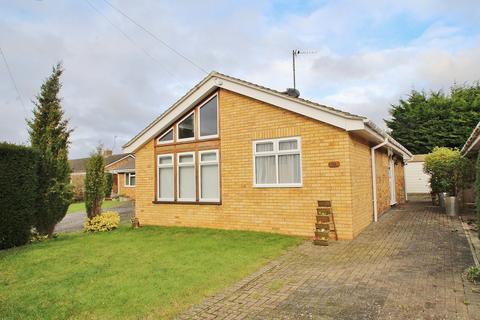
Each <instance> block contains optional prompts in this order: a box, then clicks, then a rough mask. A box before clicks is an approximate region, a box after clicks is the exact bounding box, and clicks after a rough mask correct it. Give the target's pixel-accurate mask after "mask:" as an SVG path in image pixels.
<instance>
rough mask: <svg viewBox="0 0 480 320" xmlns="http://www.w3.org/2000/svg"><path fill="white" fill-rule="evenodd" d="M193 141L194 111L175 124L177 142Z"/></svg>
mask: <svg viewBox="0 0 480 320" xmlns="http://www.w3.org/2000/svg"><path fill="white" fill-rule="evenodd" d="M193 140H195V110H194V111H192V112H190V113H189V114H187V115H186V116H185V117H184V118H183V119H182V120H180V121H179V122H178V123H177V142H184V141H193Z"/></svg>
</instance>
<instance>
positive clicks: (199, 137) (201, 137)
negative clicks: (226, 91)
mask: <svg viewBox="0 0 480 320" xmlns="http://www.w3.org/2000/svg"><path fill="white" fill-rule="evenodd" d="M215 97H216V98H217V105H216V111H217V134H211V135H208V136H202V130H201V127H200V124H201V123H200V118H201V112H202V107H203V106H205V105H206V104H207V103H209V102H210V101H211V100H212V99H214V98H215ZM196 109H198V123H197V127H198V140H207V139H214V138H218V137H219V132H220V125H219V122H220V117H219V113H218V92H216V93H214V94H212V95H211V96H210V97H208V99H206V100H205V101H204V102H203V103H202V104H200V105H198V106H197V107H196Z"/></svg>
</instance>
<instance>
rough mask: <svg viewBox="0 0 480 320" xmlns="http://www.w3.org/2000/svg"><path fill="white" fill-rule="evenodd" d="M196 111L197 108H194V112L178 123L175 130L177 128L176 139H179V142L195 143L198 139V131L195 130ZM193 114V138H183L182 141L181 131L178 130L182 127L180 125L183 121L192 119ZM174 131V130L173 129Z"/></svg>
mask: <svg viewBox="0 0 480 320" xmlns="http://www.w3.org/2000/svg"><path fill="white" fill-rule="evenodd" d="M195 110H196V108H193V110H192V111H191V112H189V113H188V114H187V115H186V116H185V117H183V118H181V119H180V120H179V121H177V123H176V124H175V128H176V130H175V131H176V132H177V134H176V138H177V142H188V141H195V139H196V137H197V130H196V128H195V123H196V121H195ZM192 114H193V137H191V138H183V139H180V130H179V128H178V126H179V125H180V123H182V122H183V120H185V119H187V118H188V117H190V116H191V115H192ZM172 129H173V128H172Z"/></svg>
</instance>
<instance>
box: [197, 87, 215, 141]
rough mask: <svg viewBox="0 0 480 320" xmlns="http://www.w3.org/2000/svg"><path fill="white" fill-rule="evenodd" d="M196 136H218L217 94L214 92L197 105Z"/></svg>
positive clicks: (206, 137)
mask: <svg viewBox="0 0 480 320" xmlns="http://www.w3.org/2000/svg"><path fill="white" fill-rule="evenodd" d="M198 137H199V139H211V138H217V137H218V95H217V94H214V95H213V96H212V97H210V98H209V99H208V100H207V101H205V102H204V103H203V104H201V105H200V106H199V107H198Z"/></svg>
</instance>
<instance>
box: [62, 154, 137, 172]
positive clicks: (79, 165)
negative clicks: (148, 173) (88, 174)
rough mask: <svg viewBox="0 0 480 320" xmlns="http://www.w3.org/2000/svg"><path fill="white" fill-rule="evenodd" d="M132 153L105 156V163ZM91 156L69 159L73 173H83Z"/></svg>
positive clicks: (107, 163)
mask: <svg viewBox="0 0 480 320" xmlns="http://www.w3.org/2000/svg"><path fill="white" fill-rule="evenodd" d="M129 154H130V153H120V154H113V155H111V156H108V157H106V158H105V165H109V164H111V163H113V162H115V161H118V160H120V159H122V158H124V157H126V156H128V155H129ZM88 159H89V158H81V159H72V160H68V163H69V164H70V168H71V169H72V173H82V172H85V170H86V166H87V160H88ZM133 169H135V161H134V162H133Z"/></svg>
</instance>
